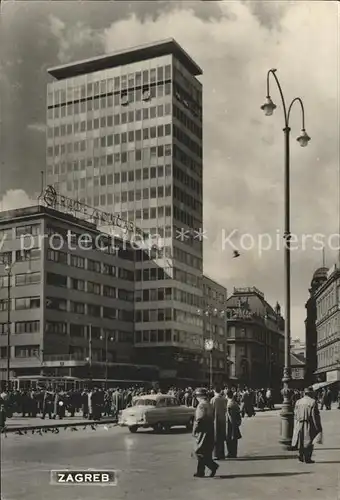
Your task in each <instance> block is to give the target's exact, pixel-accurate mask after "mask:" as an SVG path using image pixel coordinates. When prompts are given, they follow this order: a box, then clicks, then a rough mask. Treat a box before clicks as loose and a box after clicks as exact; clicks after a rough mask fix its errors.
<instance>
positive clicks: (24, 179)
mask: <svg viewBox="0 0 340 500" xmlns="http://www.w3.org/2000/svg"><path fill="white" fill-rule="evenodd" d="M339 6H340V4H339V3H338V2H327V1H321V2H312V1H308V2H304V1H298V2H289V1H285V2H275V1H271V2H256V1H254V0H253V1H249V2H246V1H244V2H243V1H235V2H232V1H229V2H223V1H222V2H214V1H196V2H185V1H175V0H173V1H171V2H163V1H159V2H158V1H150V2H143V1H138V2H129V1H122V2H118V1H117V2H100V1H92V2H77V1H74V2H67V1H59V2H56V1H49V2H47V1H46V2H34V1H26V2H13V3H12V2H10V1H8V2H5V3H2V7H1V16H0V89H1V99H0V102H1V116H0V119H1V129H0V131H1V169H0V199H1V207H0V208H1V209H6V208H13V207H16V206H20V205H25V204H27V203H30V200H31V199H32V198H33V199H34V197H35V196H36V194H37V189H38V186H39V184H40V171H41V170H42V169H43V168H44V161H45V95H46V93H45V88H46V84H47V82H48V76H47V74H46V69H47V68H48V67H51V66H54V65H58V64H60V63H65V62H68V61H72V60H75V59H79V58H88V57H91V56H96V55H100V54H102V53H105V52H112V51H115V50H119V49H122V48H126V47H129V46H134V45H138V44H140V43H147V42H153V41H156V40H161V39H164V38H167V37H173V38H175V39H176V40H177V41H178V42H179V43H180V44H181V45H182V46H183V47H184V48H185V50H187V51H188V52H189V54H190V55H191V56H192V57H193V58H194V59H195V60H196V61H197V62H198V64H199V65H200V66H201V67H202V68H203V70H204V75H203V76H202V77H201V80H202V83H203V85H204V228H205V230H206V231H207V237H208V239H207V240H206V242H205V255H204V267H205V272H206V273H207V274H208V275H209V276H210V277H212V278H213V279H216V280H219V281H221V282H222V283H223V284H224V285H226V286H227V287H228V289H229V291H232V287H233V286H252V285H254V286H256V287H258V288H259V289H260V290H262V291H263V292H264V293H265V295H266V298H267V299H268V300H269V301H271V302H272V303H273V304H275V302H276V300H279V301H280V302H281V303H282V302H283V251H282V232H283V133H282V128H283V115H282V108H281V105H280V100H279V94H278V91H277V89H276V88H275V86H274V84H272V91H271V94H272V97H273V100H274V101H275V102H276V104H277V105H278V109H277V110H276V113H275V114H274V115H273V116H272V117H265V116H264V115H263V113H262V112H261V109H260V106H261V105H262V104H263V102H264V98H265V96H266V85H265V84H266V72H267V70H268V69H269V68H273V67H274V68H277V69H278V76H279V78H280V80H281V83H282V86H283V89H284V93H285V96H286V99H287V101H288V100H289V101H290V100H291V99H292V98H294V97H296V96H301V97H302V98H303V100H304V104H305V108H306V128H307V131H308V133H309V135H310V136H311V137H312V141H311V142H310V144H309V146H308V148H300V147H299V145H298V144H297V143H296V141H295V137H297V136H298V135H299V133H300V128H301V114H300V109H299V108H298V106H296V108H294V110H293V113H292V119H291V127H292V142H291V182H292V189H291V198H292V199H291V202H292V232H293V233H294V234H295V235H296V238H298V239H299V242H298V241H296V243H294V246H295V247H299V249H296V250H294V251H293V255H292V294H293V309H292V336H293V337H301V338H303V337H304V318H305V309H304V303H305V301H306V299H307V297H308V287H309V284H310V280H311V275H312V273H313V271H314V270H315V268H317V267H319V266H321V265H322V252H321V251H320V249H318V250H317V249H316V248H315V247H318V248H320V245H319V246H318V245H316V244H313V243H312V242H311V241H310V240H308V241H307V240H306V243H305V244H304V245H303V244H302V243H301V238H302V235H303V234H310V235H313V234H316V233H322V234H324V235H325V241H326V246H327V247H329V246H332V247H336V246H337V245H338V241H337V240H336V238H333V240H330V245H328V242H327V240H328V236H329V235H331V234H334V233H337V232H338V231H339V230H338V228H339V225H338V214H339V204H338V188H339V174H338V168H339V160H340V159H339V57H340V44H339V34H338V33H339ZM230 233H233V238H232V242H233V244H234V245H235V246H237V247H238V248H240V253H241V257H240V258H238V259H232V248H231V247H232V245H231V244H229V243H228V242H227V243H224V244H223V237H227V236H228V235H229V234H230ZM260 234H264V235H265V234H268V235H267V236H262V241H263V245H264V246H266V247H268V246H269V241H270V238H271V240H272V241H273V242H274V243H273V245H272V248H271V249H270V250H264V251H263V252H262V254H260V252H259V245H258V241H259V235H260ZM244 235H248V236H244ZM242 247H246V248H247V249H245V248H244V249H243V250H242V249H241V248H242ZM251 247H252V248H251ZM325 256H326V263H327V264H328V265H330V264H332V263H333V262H335V260H336V256H337V252H336V251H335V250H333V251H332V250H331V249H330V248H326V252H325Z"/></svg>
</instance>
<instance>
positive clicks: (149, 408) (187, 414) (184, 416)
mask: <svg viewBox="0 0 340 500" xmlns="http://www.w3.org/2000/svg"><path fill="white" fill-rule="evenodd" d="M194 415H195V408H190V407H187V406H184V405H181V404H180V403H179V402H178V400H177V399H176V398H174V397H173V396H170V395H166V394H151V395H146V396H139V397H136V398H134V401H133V406H131V407H130V408H125V410H123V411H122V412H121V414H120V416H119V420H118V423H119V425H121V426H125V427H128V429H129V431H130V432H137V431H138V429H139V428H143V429H148V428H152V429H154V430H155V431H158V432H160V431H163V430H165V431H167V430H169V429H170V428H171V427H175V426H184V427H186V428H187V430H188V431H189V430H191V429H192V426H193V422H194Z"/></svg>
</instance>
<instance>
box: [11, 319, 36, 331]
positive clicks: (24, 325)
mask: <svg viewBox="0 0 340 500" xmlns="http://www.w3.org/2000/svg"><path fill="white" fill-rule="evenodd" d="M39 331H40V321H17V322H16V323H15V333H37V332H39Z"/></svg>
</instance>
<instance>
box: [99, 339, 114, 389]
mask: <svg viewBox="0 0 340 500" xmlns="http://www.w3.org/2000/svg"><path fill="white" fill-rule="evenodd" d="M104 337H105V389H107V380H108V370H109V365H108V363H109V360H108V347H109V346H108V341H109V340H110V341H111V342H112V341H113V340H114V339H113V337H112V336H111V337H110V338H109V336H108V334H107V332H106V333H105V335H104V336H103V335H101V336H100V337H99V338H100V340H104Z"/></svg>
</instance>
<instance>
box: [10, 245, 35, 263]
mask: <svg viewBox="0 0 340 500" xmlns="http://www.w3.org/2000/svg"><path fill="white" fill-rule="evenodd" d="M15 259H16V261H17V262H25V261H29V260H38V259H40V248H32V249H31V250H17V251H16V252H15Z"/></svg>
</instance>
